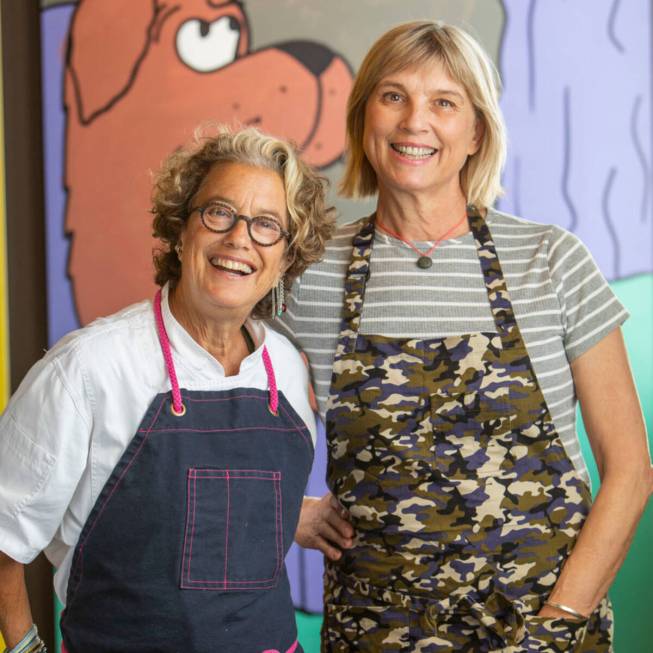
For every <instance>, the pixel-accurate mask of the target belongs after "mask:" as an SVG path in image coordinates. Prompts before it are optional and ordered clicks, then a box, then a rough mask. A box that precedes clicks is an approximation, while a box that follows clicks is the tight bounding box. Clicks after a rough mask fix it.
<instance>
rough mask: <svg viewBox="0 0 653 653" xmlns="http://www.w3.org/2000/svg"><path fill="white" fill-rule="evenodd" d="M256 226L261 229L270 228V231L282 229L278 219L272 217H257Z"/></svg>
mask: <svg viewBox="0 0 653 653" xmlns="http://www.w3.org/2000/svg"><path fill="white" fill-rule="evenodd" d="M255 222H256V226H257V227H258V228H259V229H266V230H267V229H269V230H270V231H277V232H278V231H281V227H280V226H279V223H278V222H277V221H276V220H272V219H271V218H255Z"/></svg>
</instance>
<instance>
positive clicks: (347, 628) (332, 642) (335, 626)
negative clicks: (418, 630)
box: [322, 603, 410, 653]
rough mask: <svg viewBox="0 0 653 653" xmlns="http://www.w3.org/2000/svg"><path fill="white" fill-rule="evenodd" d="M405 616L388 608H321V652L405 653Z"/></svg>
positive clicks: (401, 609)
mask: <svg viewBox="0 0 653 653" xmlns="http://www.w3.org/2000/svg"><path fill="white" fill-rule="evenodd" d="M408 624H409V612H408V610H407V609H406V608H404V607H401V606H397V607H395V606H391V605H367V606H352V605H334V604H331V603H327V604H326V606H325V613H324V623H323V625H322V651H323V652H325V653H354V652H358V651H360V653H378V652H379V651H383V652H384V653H385V652H386V651H408V650H410V641H409V625H408Z"/></svg>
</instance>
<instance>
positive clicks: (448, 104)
mask: <svg viewBox="0 0 653 653" xmlns="http://www.w3.org/2000/svg"><path fill="white" fill-rule="evenodd" d="M437 105H438V106H440V107H442V108H444V109H451V108H453V106H454V104H453V102H452V101H451V100H445V99H440V100H437Z"/></svg>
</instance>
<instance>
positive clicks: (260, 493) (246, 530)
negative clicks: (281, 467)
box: [180, 467, 283, 591]
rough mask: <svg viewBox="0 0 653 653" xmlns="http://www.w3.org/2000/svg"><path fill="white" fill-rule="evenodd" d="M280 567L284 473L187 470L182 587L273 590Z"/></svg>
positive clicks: (252, 470) (281, 558) (208, 469)
mask: <svg viewBox="0 0 653 653" xmlns="http://www.w3.org/2000/svg"><path fill="white" fill-rule="evenodd" d="M282 565H283V529H282V499H281V473H280V472H276V471H268V470H256V469H246V470H241V469H228V470H225V469H211V468H204V467H191V468H189V469H188V473H187V496H186V523H185V528H184V538H183V554H182V562H181V581H180V587H181V588H182V589H196V590H217V591H233V590H265V589H270V588H272V587H274V586H275V585H276V583H277V579H278V576H279V572H280V571H281V568H282Z"/></svg>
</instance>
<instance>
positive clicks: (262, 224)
mask: <svg viewBox="0 0 653 653" xmlns="http://www.w3.org/2000/svg"><path fill="white" fill-rule="evenodd" d="M193 211H199V214H200V219H201V220H202V224H203V225H204V226H205V227H206V228H207V229H208V230H209V231H213V232H215V233H217V234H224V233H226V232H227V231H230V230H231V229H233V228H234V226H235V225H236V223H237V222H238V220H244V221H245V223H246V224H247V233H248V234H249V237H250V238H251V239H252V240H253V241H254V242H255V243H256V244H257V245H261V246H262V247H270V246H271V245H276V244H277V243H278V242H279V241H280V240H281V239H282V238H290V233H288V232H287V231H286V230H285V229H284V228H283V227H282V226H281V225H280V224H279V223H278V222H277V221H276V220H275V219H274V218H270V217H268V216H265V215H255V216H253V217H250V216H248V215H241V214H240V213H236V212H235V211H234V210H233V209H232V208H231V207H230V206H227V205H226V204H221V203H220V202H209V203H208V204H206V205H204V206H199V207H197V208H195V209H193V210H192V211H191V213H192V212H193Z"/></svg>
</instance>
